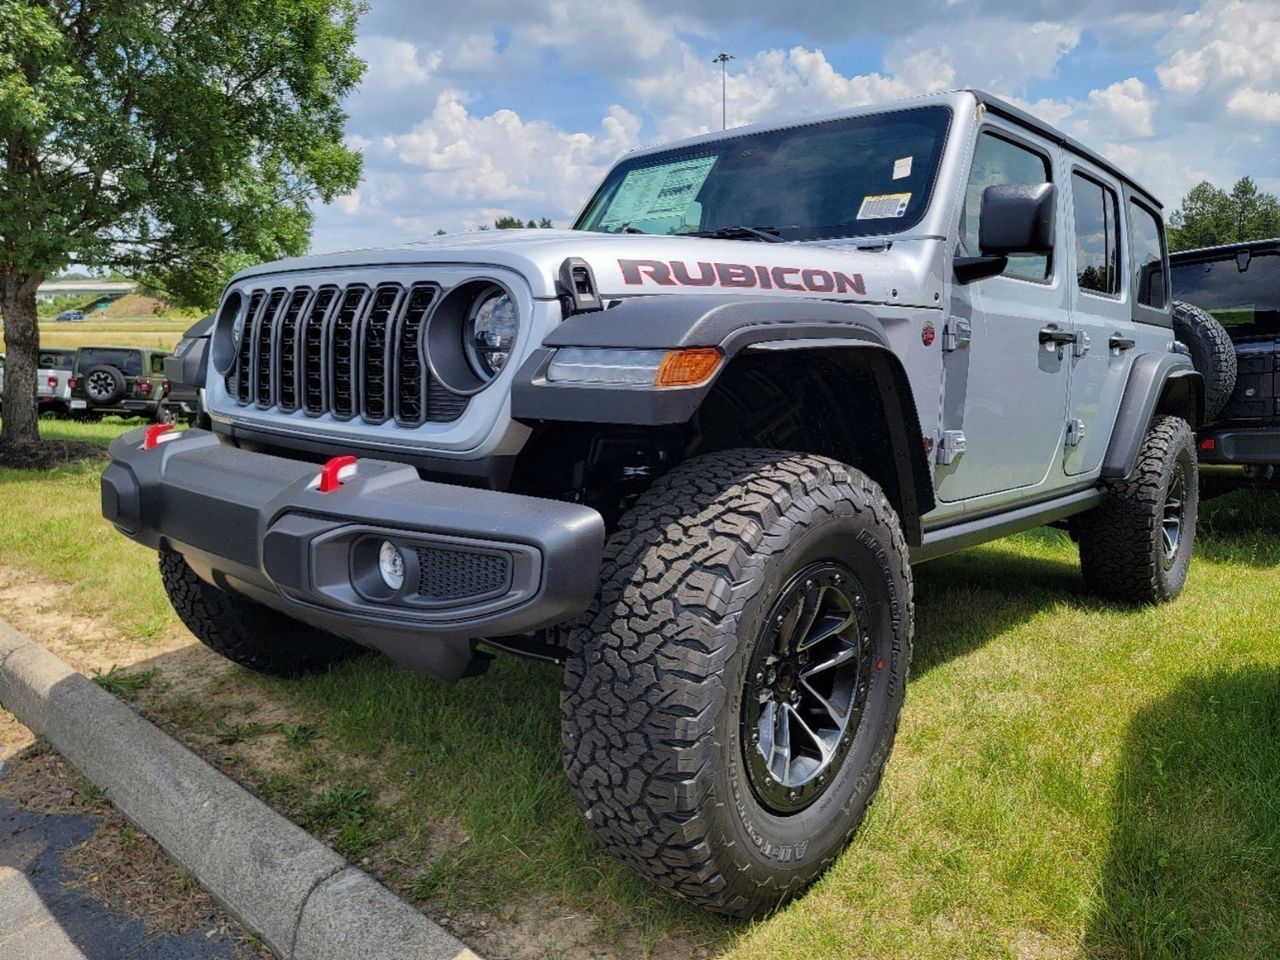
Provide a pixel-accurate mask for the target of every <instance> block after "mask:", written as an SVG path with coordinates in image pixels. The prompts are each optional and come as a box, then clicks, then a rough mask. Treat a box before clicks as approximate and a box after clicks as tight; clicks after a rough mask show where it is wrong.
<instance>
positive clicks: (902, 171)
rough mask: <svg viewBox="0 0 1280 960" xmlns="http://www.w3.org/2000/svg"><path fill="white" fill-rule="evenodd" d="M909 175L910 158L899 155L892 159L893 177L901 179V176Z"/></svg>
mask: <svg viewBox="0 0 1280 960" xmlns="http://www.w3.org/2000/svg"><path fill="white" fill-rule="evenodd" d="M909 176H911V158H910V157H899V158H898V159H897V160H895V161H893V179H895V180H901V179H902V178H903V177H909Z"/></svg>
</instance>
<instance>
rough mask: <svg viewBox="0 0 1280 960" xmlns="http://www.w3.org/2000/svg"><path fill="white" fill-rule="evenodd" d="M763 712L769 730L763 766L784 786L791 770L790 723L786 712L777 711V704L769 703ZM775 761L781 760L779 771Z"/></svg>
mask: <svg viewBox="0 0 1280 960" xmlns="http://www.w3.org/2000/svg"><path fill="white" fill-rule="evenodd" d="M765 710H766V711H767V713H768V720H767V721H766V722H767V725H768V727H769V730H770V739H769V758H768V759H767V760H766V761H765V765H766V766H767V767H768V768H769V772H770V773H772V774H773V775H774V777H776V778H777V780H778V782H779V783H782V784H785V783H786V782H787V772H788V770H790V768H791V723H790V720H789V719H788V717H787V712H786V710H779V709H778V707H777V704H775V703H772V702H771V703H769V705H768V706H767V707H765ZM775 759H781V761H782V763H781V770H779V769H778V768H777V767H776V766H775V764H774V760H775Z"/></svg>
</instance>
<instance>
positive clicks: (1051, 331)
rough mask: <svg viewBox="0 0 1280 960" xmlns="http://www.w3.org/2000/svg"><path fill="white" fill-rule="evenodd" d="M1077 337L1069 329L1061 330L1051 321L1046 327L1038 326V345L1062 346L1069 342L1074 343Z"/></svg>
mask: <svg viewBox="0 0 1280 960" xmlns="http://www.w3.org/2000/svg"><path fill="white" fill-rule="evenodd" d="M1076 340H1077V337H1076V335H1075V334H1074V333H1072V332H1071V331H1070V330H1063V329H1061V328H1060V327H1059V326H1058V325H1057V324H1054V323H1051V324H1049V325H1048V326H1047V327H1041V328H1040V345H1041V346H1044V345H1046V344H1050V343H1051V344H1053V345H1054V346H1055V347H1063V346H1066V345H1067V344H1069V343H1075V342H1076Z"/></svg>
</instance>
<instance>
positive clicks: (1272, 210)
mask: <svg viewBox="0 0 1280 960" xmlns="http://www.w3.org/2000/svg"><path fill="white" fill-rule="evenodd" d="M1270 237H1280V198H1277V197H1276V196H1275V195H1274V194H1270V193H1266V192H1264V191H1261V190H1259V189H1258V185H1257V184H1255V183H1254V182H1253V179H1252V178H1250V177H1241V178H1240V179H1239V180H1237V181H1236V183H1235V186H1233V187H1232V188H1231V190H1230V192H1228V191H1225V190H1222V189H1220V188H1218V187H1215V186H1214V185H1213V184H1212V183H1210V182H1209V181H1207V180H1203V181H1201V182H1200V183H1198V184H1196V186H1194V187H1192V188H1191V190H1190V191H1189V192H1188V193H1187V195H1186V196H1185V197H1183V198H1182V203H1181V204H1180V205H1179V206H1178V209H1177V210H1175V211H1174V213H1173V216H1171V217H1170V218H1169V247H1170V249H1172V250H1192V249H1195V248H1197V247H1213V246H1218V245H1220V244H1224V243H1243V242H1244V241H1246V240H1264V239H1268V238H1270Z"/></svg>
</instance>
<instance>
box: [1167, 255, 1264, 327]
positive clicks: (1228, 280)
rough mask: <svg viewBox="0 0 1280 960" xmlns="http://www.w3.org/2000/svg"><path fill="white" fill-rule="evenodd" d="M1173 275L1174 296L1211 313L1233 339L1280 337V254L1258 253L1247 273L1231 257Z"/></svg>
mask: <svg viewBox="0 0 1280 960" xmlns="http://www.w3.org/2000/svg"><path fill="white" fill-rule="evenodd" d="M1170 272H1171V273H1172V274H1173V295H1174V297H1176V298H1177V299H1179V300H1186V301H1187V302H1188V303H1194V304H1195V305H1196V306H1197V307H1200V308H1202V309H1204V310H1208V311H1209V312H1210V313H1212V314H1213V315H1214V316H1215V317H1217V318H1218V322H1219V323H1221V324H1222V325H1223V326H1225V327H1226V328H1227V329H1228V330H1229V331H1230V333H1231V335H1232V336H1233V337H1255V336H1256V337H1273V336H1276V335H1277V334H1280V253H1260V254H1254V255H1253V256H1252V257H1251V258H1250V259H1249V269H1247V270H1244V271H1241V270H1240V267H1239V264H1237V263H1236V258H1235V257H1234V256H1231V257H1230V258H1229V259H1226V260H1214V261H1213V262H1212V263H1188V264H1183V265H1180V266H1176V267H1173V269H1172V270H1171V271H1170Z"/></svg>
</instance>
